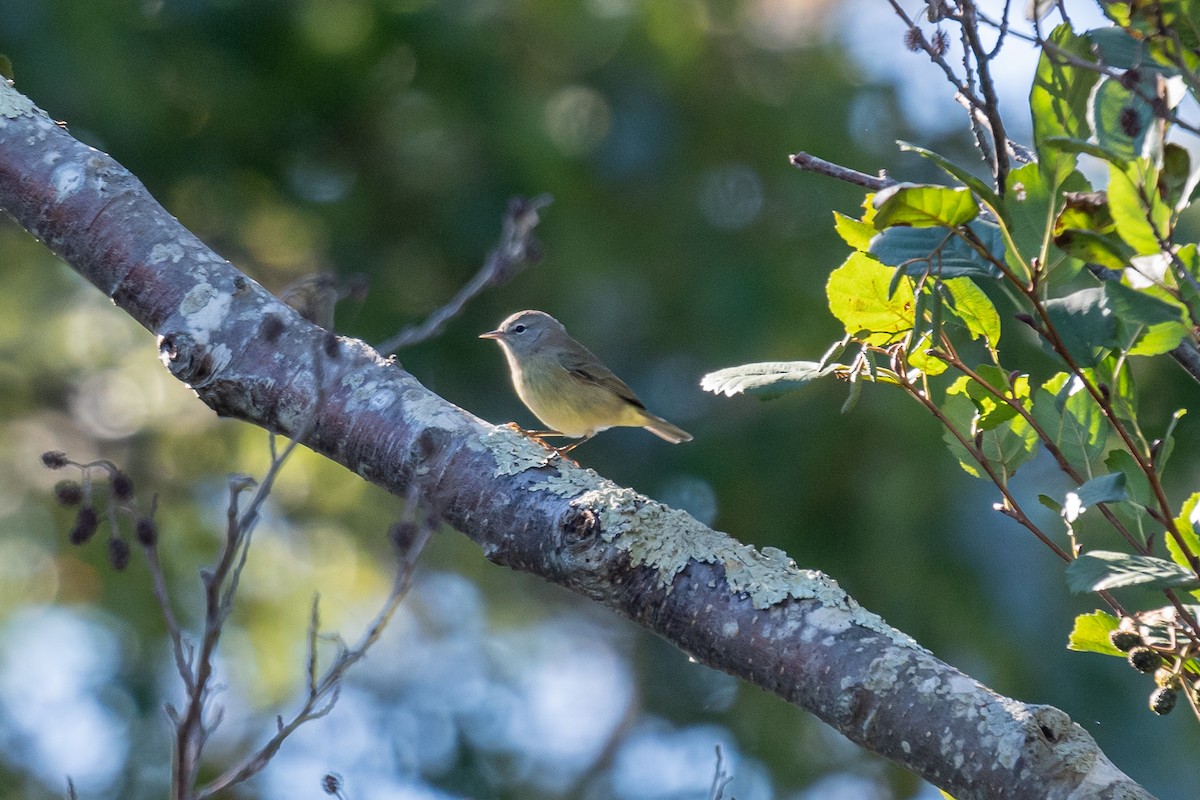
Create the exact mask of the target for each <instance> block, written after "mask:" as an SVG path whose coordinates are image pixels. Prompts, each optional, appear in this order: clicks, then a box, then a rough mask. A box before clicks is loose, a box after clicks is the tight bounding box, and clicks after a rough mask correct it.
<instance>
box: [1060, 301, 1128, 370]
mask: <svg viewBox="0 0 1200 800" xmlns="http://www.w3.org/2000/svg"><path fill="white" fill-rule="evenodd" d="M1105 299H1106V298H1105V293H1104V289H1103V288H1101V287H1096V288H1092V289H1080V290H1079V291H1077V292H1074V293H1072V294H1069V295H1067V296H1065V297H1056V298H1054V299H1051V300H1047V301H1046V312H1047V314H1049V316H1050V322H1051V324H1053V325H1054V329H1055V330H1056V331H1057V332H1058V336H1059V338H1060V339H1062V342H1063V344H1064V345H1065V346H1066V348H1067V352H1069V353H1070V354H1071V357H1072V358H1073V359H1075V360H1076V361H1077V362H1078V363H1080V364H1083V365H1085V366H1093V365H1095V364H1098V363H1099V362H1100V360H1101V358H1102V357H1103V355H1104V353H1105V351H1106V350H1107V348H1110V347H1112V346H1113V345H1114V344H1116V340H1115V337H1116V334H1117V321H1116V320H1115V319H1113V316H1112V312H1111V310H1110V309H1109V308H1108V306H1107V305H1106V303H1105Z"/></svg>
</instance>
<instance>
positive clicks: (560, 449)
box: [551, 433, 596, 458]
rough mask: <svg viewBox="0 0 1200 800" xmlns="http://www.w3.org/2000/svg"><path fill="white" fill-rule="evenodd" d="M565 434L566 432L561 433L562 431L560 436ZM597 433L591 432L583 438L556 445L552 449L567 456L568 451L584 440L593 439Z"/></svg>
mask: <svg viewBox="0 0 1200 800" xmlns="http://www.w3.org/2000/svg"><path fill="white" fill-rule="evenodd" d="M563 435H564V434H561V433H560V434H559V436H563ZM595 435H596V434H594V433H589V434H588V435H587V436H584V437H583V438H582V439H579V440H577V441H574V442H571V443H570V444H565V445H563V446H562V447H554V448H551V449H552V450H554V452H556V453H558V454H559V455H560V456H562V457H564V458H566V455H567V453H569V452H571V451H572V450H574V449H575V448H576V447H579V445H581V444H583V443H584V442H586V441H587V440H588V439H591V438H592V437H593V436H595Z"/></svg>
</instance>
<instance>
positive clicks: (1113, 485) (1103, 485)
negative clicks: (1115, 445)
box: [1075, 472, 1128, 508]
mask: <svg viewBox="0 0 1200 800" xmlns="http://www.w3.org/2000/svg"><path fill="white" fill-rule="evenodd" d="M1075 494H1076V496H1077V497H1078V498H1079V502H1081V503H1083V505H1084V506H1085V507H1088V508H1090V507H1091V506H1094V505H1096V504H1097V503H1118V502H1120V501H1122V500H1126V499H1128V495H1126V494H1125V473H1123V472H1110V473H1109V474H1108V475H1101V476H1099V477H1096V478H1092V479H1091V480H1090V481H1087V482H1086V483H1084V484H1083V485H1082V486H1080V487H1079V488H1078V489H1076V490H1075Z"/></svg>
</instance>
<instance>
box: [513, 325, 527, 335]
mask: <svg viewBox="0 0 1200 800" xmlns="http://www.w3.org/2000/svg"><path fill="white" fill-rule="evenodd" d="M512 330H513V333H524V332H525V326H524V325H513V329H512Z"/></svg>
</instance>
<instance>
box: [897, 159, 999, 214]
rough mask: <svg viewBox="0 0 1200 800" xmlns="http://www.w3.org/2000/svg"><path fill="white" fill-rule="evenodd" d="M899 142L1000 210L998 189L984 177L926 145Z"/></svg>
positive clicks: (994, 208)
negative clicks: (983, 178) (968, 170)
mask: <svg viewBox="0 0 1200 800" xmlns="http://www.w3.org/2000/svg"><path fill="white" fill-rule="evenodd" d="M897 144H899V145H900V150H901V151H902V152H908V153H916V154H918V155H920V156H923V157H925V158H928V159H929V160H930V161H932V162H933V163H935V164H937V165H938V166H939V167H941V168H942V169H943V170H944V171H945V172H946V173H947V174H949V175H950V176H951V177H953V178H956V179H958V180H959V181H960V182H962V184H963V185H964V186H966V187H967V188H968V189H970V190H971V191H973V192H974V193H975V195H976V196H977V197H978V198H979V199H980V200H982V201H983V202H984V203H986V204H987V206H988V208H990V209H992V210H993V211H996V212H1000V210H1001V205H1000V195H998V194H996V191H995V190H994V189H993V188H992V187H991V186H989V185H988V184H986V183H984V182H983V180H982V179H980V178H977V177H975V176H974V175H972V174H971V173H970V172H967V171H966V170H965V169H963V168H962V167H960V166H958V165H957V164H955V163H953V162H952V161H950V160H949V159H947V158H945V157H944V156H941V155H939V154H937V153H935V152H933V151H932V150H926V149H925V148H924V147H920V146H918V145H915V144H909V143H908V142H897Z"/></svg>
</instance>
